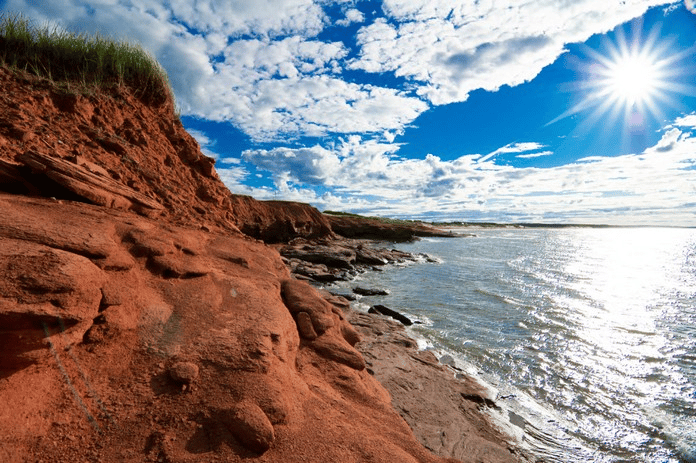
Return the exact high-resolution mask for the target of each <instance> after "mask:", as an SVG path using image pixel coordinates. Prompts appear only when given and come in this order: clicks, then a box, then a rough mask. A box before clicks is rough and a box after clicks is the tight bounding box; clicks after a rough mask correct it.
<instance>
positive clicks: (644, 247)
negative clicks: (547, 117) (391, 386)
mask: <svg viewBox="0 0 696 463" xmlns="http://www.w3.org/2000/svg"><path fill="white" fill-rule="evenodd" d="M463 231H465V232H468V233H474V234H475V235H476V236H474V237H461V238H451V239H448V238H442V239H423V240H421V241H418V242H415V243H412V244H399V245H395V247H398V249H400V250H404V251H408V252H412V253H426V254H428V255H430V256H433V257H436V258H437V260H438V261H439V262H438V263H425V262H422V263H417V264H411V265H404V266H396V267H390V268H388V269H386V270H384V271H381V272H368V273H366V274H363V275H361V276H359V277H358V280H359V281H356V282H352V283H349V284H346V283H343V284H344V285H348V286H350V285H356V284H359V285H360V286H370V287H380V288H386V289H388V290H389V291H390V292H391V294H390V295H388V296H380V297H362V298H361V299H359V302H358V303H357V306H358V308H362V309H366V308H367V307H369V306H370V305H372V304H377V303H379V304H384V305H386V306H388V307H390V308H392V309H395V310H398V311H400V312H401V313H403V314H405V315H407V316H408V317H410V318H412V319H413V320H416V321H417V322H418V323H417V324H416V325H414V326H413V327H412V328H410V329H409V330H410V332H411V333H412V334H413V336H415V337H417V338H418V339H419V343H420V344H421V346H422V347H423V348H427V349H431V350H433V351H434V352H435V353H436V354H437V355H438V356H439V357H441V358H442V360H443V361H444V362H446V363H451V364H453V365H454V366H456V367H457V368H459V369H461V370H463V371H464V372H466V373H467V374H470V375H472V376H474V377H476V378H478V379H479V380H480V381H482V382H483V383H484V384H486V385H487V386H488V387H489V388H490V390H491V395H492V396H493V398H495V400H496V402H497V403H498V405H499V406H500V409H491V410H490V413H491V414H492V416H493V417H494V418H495V419H496V420H498V422H499V423H500V426H501V427H503V428H504V429H505V430H506V431H507V432H508V433H509V434H511V435H513V436H514V437H515V438H516V439H517V440H518V443H519V444H520V445H521V446H522V447H524V448H526V449H528V450H530V451H531V452H533V453H534V454H535V455H537V456H538V457H539V458H541V459H543V461H548V462H564V463H569V462H651V463H655V462H670V463H671V462H674V463H683V462H696V230H695V229H672V228H560V229H552V228H548V229H503V228H497V229H476V230H469V229H467V230H463Z"/></svg>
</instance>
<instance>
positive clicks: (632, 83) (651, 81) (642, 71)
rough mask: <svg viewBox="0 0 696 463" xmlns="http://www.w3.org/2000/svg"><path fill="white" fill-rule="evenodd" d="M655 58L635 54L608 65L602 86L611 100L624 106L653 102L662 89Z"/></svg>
mask: <svg viewBox="0 0 696 463" xmlns="http://www.w3.org/2000/svg"><path fill="white" fill-rule="evenodd" d="M658 64H659V62H657V61H656V60H655V59H654V58H653V57H651V56H646V55H641V54H633V55H627V56H621V57H619V58H618V59H616V60H614V61H612V62H610V63H608V65H607V66H606V68H605V71H604V74H606V75H605V78H604V81H603V82H602V84H601V85H603V86H604V87H605V90H606V93H607V94H608V96H609V97H610V98H613V99H614V100H615V101H616V102H619V103H621V104H623V105H624V106H628V107H632V106H635V105H645V104H649V103H651V102H652V100H653V98H654V97H655V95H656V93H657V92H658V90H659V89H660V87H661V72H660V67H659V65H658Z"/></svg>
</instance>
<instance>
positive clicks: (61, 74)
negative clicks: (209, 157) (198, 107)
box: [0, 14, 173, 104]
mask: <svg viewBox="0 0 696 463" xmlns="http://www.w3.org/2000/svg"><path fill="white" fill-rule="evenodd" d="M0 64H3V65H5V66H8V67H10V68H14V69H21V70H24V71H26V72H29V73H31V74H34V75H37V76H40V77H45V78H48V79H50V80H52V81H54V82H67V83H76V84H78V85H81V86H83V87H90V86H96V87H108V86H111V85H124V86H126V87H128V88H130V89H131V90H132V91H133V92H134V94H135V95H136V96H138V97H139V98H141V99H142V100H144V101H147V102H150V103H155V104H162V103H164V102H167V101H169V100H172V101H173V92H172V89H171V86H170V84H169V79H168V78H167V73H166V72H165V71H164V69H163V68H162V66H161V65H160V64H159V63H158V62H157V60H156V59H155V58H153V57H152V56H151V55H150V54H148V53H147V52H146V51H145V50H143V49H142V47H140V46H139V45H136V44H131V43H126V42H119V41H116V40H113V39H110V38H107V37H103V36H100V35H88V34H75V33H71V32H66V31H64V30H59V29H58V28H53V29H49V28H48V27H38V26H35V25H34V24H32V23H31V22H30V21H29V20H28V19H26V18H25V17H23V16H22V15H20V14H13V15H10V14H3V15H0Z"/></svg>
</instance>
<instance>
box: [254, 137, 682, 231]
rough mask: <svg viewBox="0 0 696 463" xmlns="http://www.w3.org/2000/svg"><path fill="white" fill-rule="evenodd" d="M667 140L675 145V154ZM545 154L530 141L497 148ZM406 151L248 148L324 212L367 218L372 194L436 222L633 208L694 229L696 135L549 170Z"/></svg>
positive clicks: (563, 216) (386, 208) (591, 216)
mask: <svg viewBox="0 0 696 463" xmlns="http://www.w3.org/2000/svg"><path fill="white" fill-rule="evenodd" d="M675 130H677V129H675ZM666 144H669V145H670V146H671V149H669V150H665V149H664V146H666ZM541 148H543V145H541V144H536V143H532V142H530V143H520V144H518V145H517V146H516V145H507V146H504V147H501V148H500V149H499V150H496V151H497V152H508V153H516V152H517V153H519V152H523V153H524V152H526V151H527V150H537V149H541ZM397 150H398V146H396V145H392V144H389V143H377V142H376V141H375V140H373V139H367V140H363V139H361V138H360V137H351V138H349V139H345V140H343V141H342V143H340V144H337V145H336V146H333V147H331V148H322V147H318V146H315V147H313V148H311V149H307V148H297V149H293V148H276V149H273V150H266V151H248V152H246V153H245V159H246V160H247V161H249V162H252V163H253V164H255V165H256V166H257V167H259V168H263V169H265V170H268V171H269V172H271V174H272V176H273V178H274V179H275V180H276V183H277V184H278V186H279V188H281V189H283V190H284V191H287V192H289V193H290V194H292V195H293V197H294V198H296V199H301V200H304V201H310V202H312V203H313V204H315V205H316V206H317V207H320V208H336V207H338V208H339V209H341V210H352V211H354V212H359V211H360V202H361V201H363V200H365V199H366V198H369V200H370V207H369V208H368V209H367V210H369V211H370V213H372V214H374V213H377V214H379V213H382V214H384V215H391V216H405V217H418V216H421V217H424V218H427V219H443V218H447V217H450V218H457V219H461V218H462V217H463V218H467V217H468V218H471V219H472V220H474V219H475V220H486V219H490V220H494V219H495V220H514V221H535V220H536V221H548V220H554V221H573V222H576V223H581V222H583V221H585V222H597V221H598V220H599V221H600V222H610V223H611V222H613V221H616V222H617V223H621V221H624V222H623V223H625V220H626V217H625V216H624V215H623V213H624V212H626V211H629V212H630V211H632V212H634V215H635V216H642V217H644V218H645V217H647V216H646V214H647V212H648V211H649V212H650V214H649V220H650V221H651V223H653V224H663V225H668V224H672V223H673V221H674V220H683V221H684V222H683V223H691V224H693V223H694V222H693V217H691V218H688V217H687V215H686V214H685V213H684V211H688V210H693V200H692V198H693V195H694V194H695V193H696V178H695V177H694V175H693V171H694V169H696V154H694V153H696V139H693V138H691V137H690V136H689V134H682V133H681V132H679V134H677V133H676V132H673V131H667V132H666V133H665V135H664V137H663V139H662V140H661V141H660V142H659V143H657V144H656V145H655V146H653V147H651V148H649V149H647V150H645V151H644V152H643V153H640V154H631V155H623V156H615V157H609V156H607V157H603V156H594V157H588V158H584V159H582V160H580V161H578V162H576V163H572V164H567V165H563V166H558V167H551V168H543V169H542V168H516V167H511V166H500V165H496V164H495V163H494V162H492V161H491V160H490V159H488V160H482V158H481V156H479V155H465V156H461V157H459V158H457V159H454V160H449V161H447V160H442V159H440V158H439V157H437V156H434V155H427V156H426V157H425V158H424V159H403V158H399V157H397V156H396V155H395V153H396V152H397ZM530 154H534V155H548V154H550V153H548V152H543V151H542V152H540V153H530ZM295 164H297V165H295ZM315 184H322V185H325V186H326V185H330V186H331V201H330V202H329V201H328V200H325V199H324V198H322V197H320V196H317V195H316V194H313V193H310V192H309V190H308V189H307V187H309V186H311V185H315ZM310 190H311V189H310ZM312 191H313V190H312ZM336 203H339V205H338V206H337V205H336ZM689 204H692V206H689ZM549 211H553V214H554V215H553V216H549V215H548V213H549ZM621 211H623V212H621ZM619 212H621V215H620V214H619ZM619 217H620V218H619ZM598 218H600V219H598Z"/></svg>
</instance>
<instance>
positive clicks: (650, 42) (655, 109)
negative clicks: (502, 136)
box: [547, 24, 695, 133]
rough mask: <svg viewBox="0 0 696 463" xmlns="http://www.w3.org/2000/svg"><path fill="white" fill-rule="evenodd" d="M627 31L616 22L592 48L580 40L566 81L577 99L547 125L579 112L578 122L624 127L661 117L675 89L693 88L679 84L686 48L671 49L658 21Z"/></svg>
mask: <svg viewBox="0 0 696 463" xmlns="http://www.w3.org/2000/svg"><path fill="white" fill-rule="evenodd" d="M633 26H634V29H633V31H632V33H630V34H627V33H626V30H625V29H624V28H619V29H618V30H617V31H616V33H615V34H613V38H610V37H611V36H608V37H607V38H606V39H605V40H604V41H602V42H600V43H599V44H598V45H596V46H595V47H594V48H591V47H589V46H583V47H580V49H579V54H578V60H577V61H576V62H575V63H576V64H575V65H576V66H577V71H578V75H579V78H578V79H577V80H576V82H575V83H574V84H573V85H571V88H573V92H574V93H575V94H576V97H577V103H576V104H574V105H573V106H571V107H570V108H569V109H567V110H566V111H564V112H563V113H562V114H561V115H560V116H558V117H556V118H555V119H553V120H552V121H550V122H549V123H547V125H550V124H553V123H555V122H557V121H560V120H561V119H565V118H567V117H571V116H574V115H576V114H584V118H583V119H584V122H583V123H582V127H585V128H589V127H593V126H595V125H596V124H601V125H602V126H603V127H605V129H606V130H607V131H608V130H610V128H612V127H616V126H617V125H618V126H620V127H622V131H623V132H624V133H631V132H632V131H635V130H638V129H640V128H643V129H644V128H645V127H648V122H649V121H659V120H662V119H664V113H665V110H666V109H667V108H668V107H677V106H678V105H679V98H678V97H679V95H686V94H689V95H690V94H693V93H694V90H695V89H694V88H693V87H692V86H688V85H684V84H683V83H680V81H683V80H684V74H685V73H688V72H689V71H688V67H687V66H686V65H685V64H684V63H685V62H686V61H687V58H689V59H691V58H693V56H692V55H689V54H688V53H686V52H681V53H679V52H677V53H675V52H674V51H673V45H674V41H673V39H669V38H665V37H662V36H661V35H660V30H659V27H653V28H652V29H651V30H650V31H648V32H647V33H644V32H645V31H643V29H642V24H633Z"/></svg>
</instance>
